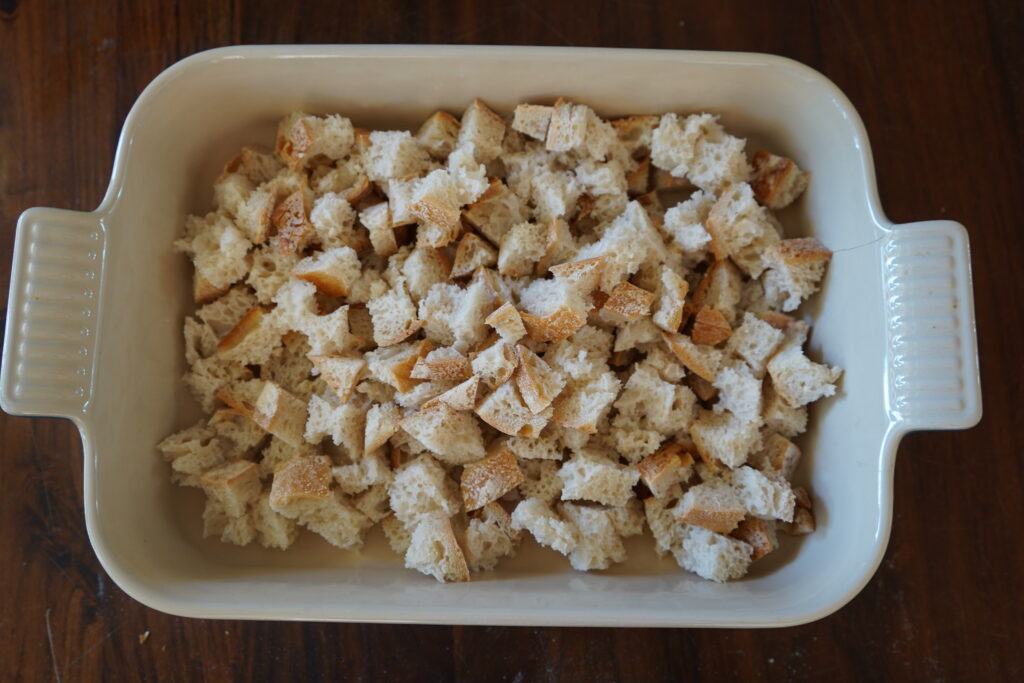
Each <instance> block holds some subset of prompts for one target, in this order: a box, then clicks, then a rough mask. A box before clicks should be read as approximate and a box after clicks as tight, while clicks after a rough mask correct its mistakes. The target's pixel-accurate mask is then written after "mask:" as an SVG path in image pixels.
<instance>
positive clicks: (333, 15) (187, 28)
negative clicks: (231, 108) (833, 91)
mask: <svg viewBox="0 0 1024 683" xmlns="http://www.w3.org/2000/svg"><path fill="white" fill-rule="evenodd" d="M110 5H111V6H110V7H105V8H103V9H102V10H101V9H98V8H91V7H89V6H88V4H87V3H77V2H59V1H51V0H0V262H2V266H0V272H7V271H6V268H7V267H8V266H9V264H10V259H11V248H12V243H13V237H14V224H15V221H16V219H17V216H18V215H19V213H20V212H21V211H23V210H24V209H26V208H29V207H32V206H58V207H64V208H70V209H92V208H93V207H94V206H95V205H96V204H98V202H99V200H100V198H101V196H102V194H103V191H104V189H105V188H106V185H107V181H108V179H109V175H110V170H111V164H112V161H113V154H114V147H115V144H116V139H117V134H118V131H119V128H120V125H121V123H122V121H123V120H124V117H125V115H126V114H127V112H128V110H129V108H130V106H131V104H132V102H133V101H134V100H135V98H136V97H137V95H138V94H139V92H140V91H141V90H142V88H143V87H145V85H146V84H147V83H148V82H149V81H150V80H151V79H152V78H153V77H154V76H156V75H157V74H158V73H159V72H160V71H161V70H163V69H164V68H166V67H167V66H169V65H170V64H172V63H174V62H175V61H176V60H178V59H180V58H182V57H184V56H187V55H189V54H192V53H194V52H196V51H198V50H203V49H206V48H212V47H217V46H221V45H229V44H235V43H293V42H322V43H334V42H363V43H367V42H368V43H417V42H428V43H481V44H486V43H493V44H543V45H563V44H567V45H581V46H582V45H601V46H624V47H650V48H693V49H710V50H721V49H727V50H750V51H763V52H771V53H776V54H781V55H785V56H788V57H792V58H795V59H797V60H800V61H802V62H805V63H807V64H809V65H810V66H812V67H814V68H816V69H819V70H820V71H822V72H824V73H825V74H826V75H827V76H828V77H830V78H831V79H832V80H834V81H835V82H836V83H837V84H838V85H839V87H840V88H842V89H843V90H844V91H845V92H846V94H847V95H848V96H849V97H850V99H851V100H852V101H853V103H854V105H855V106H856V107H857V109H858V110H859V111H860V113H861V116H862V117H863V119H864V122H865V125H866V126H867V129H868V133H869V135H870V138H871V141H872V144H873V147H874V150H875V163H876V166H877V174H878V184H879V191H880V194H881V198H882V203H883V205H884V206H885V208H886V210H887V212H888V214H889V216H890V218H892V219H893V220H894V221H897V222H905V221H914V220H923V219H928V218H942V217H948V218H952V219H955V220H959V221H960V222H962V223H964V224H965V225H966V226H967V227H968V230H969V231H970V237H971V247H972V256H973V266H974V285H975V293H976V294H975V296H976V302H977V320H978V335H979V341H980V347H981V370H982V376H983V382H984V401H985V418H984V420H983V421H982V423H981V424H980V425H979V426H978V427H976V428H974V429H972V430H969V431H966V432H956V433H944V434H937V433H927V434H919V435H913V436H910V437H909V438H907V439H906V440H905V441H904V442H903V444H902V446H901V447H900V455H899V458H898V460H897V465H896V480H895V481H896V483H895V488H896V491H895V518H894V521H893V529H892V541H891V544H890V547H889V550H888V553H887V554H886V556H885V560H884V562H883V564H882V566H881V568H880V569H879V571H878V573H877V575H876V576H875V577H874V579H873V580H872V581H871V583H870V584H869V585H868V586H867V587H866V588H865V589H864V591H863V592H862V593H861V594H860V595H859V596H858V597H857V598H856V599H855V600H854V601H853V602H852V603H851V604H850V605H848V606H847V607H845V608H844V609H842V610H841V611H840V612H838V613H837V614H835V615H833V616H831V617H828V618H826V619H824V620H822V621H819V622H817V623H814V624H809V625H806V626H802V627H797V628H789V629H782V630H771V631H749V630H722V631H714V630H682V629H676V630H633V629H548V628H448V627H418V626H380V625H344V624H341V625H338V624H291V623H288V624H282V623H243V622H223V621H195V620H186V619H179V618H175V617H170V616H167V615H164V614H160V613H158V612H154V611H152V610H150V609H147V608H145V607H142V606H141V605H139V604H137V603H135V602H134V601H133V600H131V599H130V598H128V597H127V596H126V595H125V594H124V593H122V592H121V591H120V590H119V589H118V588H117V587H116V586H114V585H113V583H112V582H111V581H110V579H109V578H108V577H107V576H106V575H105V574H104V572H103V570H102V569H101V568H100V566H99V564H98V562H97V560H96V557H95V556H94V554H93V552H92V550H91V548H90V546H89V542H88V539H87V537H86V532H85V526H84V519H83V514H82V493H81V492H82V482H81V477H82V473H81V472H82V463H81V446H80V444H79V441H78V436H77V433H76V431H75V429H74V427H73V426H72V425H71V424H70V423H67V422H63V421H56V420H43V419H36V420H29V419H20V418H12V417H9V416H6V415H0V444H2V446H0V484H2V486H0V539H2V548H3V551H2V553H0V677H2V678H5V679H6V678H14V679H16V680H41V679H47V678H55V679H59V680H95V679H99V678H101V677H103V676H104V675H106V677H107V678H118V679H120V678H129V679H132V678H139V679H147V680H149V679H151V680H157V679H160V680H188V679H197V678H208V679H210V680H232V679H234V680H239V679H242V680H245V679H257V680H262V679H267V678H272V677H279V678H288V679H292V680H306V679H317V678H324V679H349V678H350V679H353V680H379V679H384V680H395V681H406V680H409V681H420V680H430V681H432V680H445V679H456V680H466V681H476V680H481V681H484V680H486V681H505V680H507V681H545V680H559V679H564V680H586V681H606V680H609V681H610V680H644V681H656V680H680V679H685V680H721V679H722V678H723V677H727V678H732V677H742V678H743V679H748V680H758V681H760V680H765V681H787V680H793V679H802V678H828V679H831V680H835V681H846V680H856V681H863V680H897V679H899V680H999V681H1010V680H1020V679H1021V677H1022V676H1024V654H1022V652H1021V646H1020V644H1019V640H1020V638H1021V635H1022V634H1024V596H1022V594H1021V591H1020V588H1019V585H1020V580H1021V577H1024V546H1022V544H1021V543H1020V536H1019V534H1018V533H1016V531H1017V530H1018V529H1020V528H1021V525H1022V524H1024V493H1022V491H1024V447H1022V446H1021V445H1020V444H1021V443H1024V438H1022V437H1024V427H1022V424H1024V409H1022V406H1024V396H1022V393H1021V376H1022V367H1024V363H1022V360H1021V359H1022V357H1024V343H1022V336H1024V305H1022V303H1021V299H1022V296H1021V295H1022V291H1024V285H1022V283H1024V279H1022V277H1024V267H1022V265H1021V264H1022V263H1024V248H1022V247H1024V237H1022V234H1024V232H1022V227H1024V226H1022V216H1024V144H1022V136H1024V133H1022V132H1021V131H1022V129H1024V40H1022V38H1021V37H1022V36H1024V4H1022V3H1020V2H1017V1H1015V0H990V1H989V2H960V1H958V0H944V1H941V2H933V3H928V4H927V5H926V4H925V3H918V2H906V3H899V2H890V1H889V0H872V1H870V2H868V1H864V2H857V3H842V2H813V1H812V0H805V1H803V2H796V1H794V2H786V3H739V2H715V3H706V4H700V5H697V4H692V3H686V2H679V1H677V0H673V1H664V2H660V1H656V0H639V1H637V2H601V1H597V0H590V1H588V2H584V1H582V0H578V1H574V2H564V3H557V2H545V1H541V0H521V1H513V2H508V3H482V2H480V3H478V2H472V1H470V0H462V1H460V2H451V3H444V2H439V1H433V2H409V3H404V4H403V3H397V2H383V1H382V2H359V3H345V4H338V3H327V2H325V3H319V2H312V1H309V0H307V1H306V2H302V3H281V2H270V1H268V0H261V1H258V2H242V1H241V0H236V1H235V2H203V1H201V0H179V1H178V2H149V3H141V2H121V3H116V4H114V3H110ZM3 280H4V283H3V287H4V291H3V294H2V300H3V301H6V298H7V294H6V287H7V283H6V278H3ZM147 632H148V633H149V634H150V635H149V637H148V639H146V640H145V642H140V634H143V633H147Z"/></svg>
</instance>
